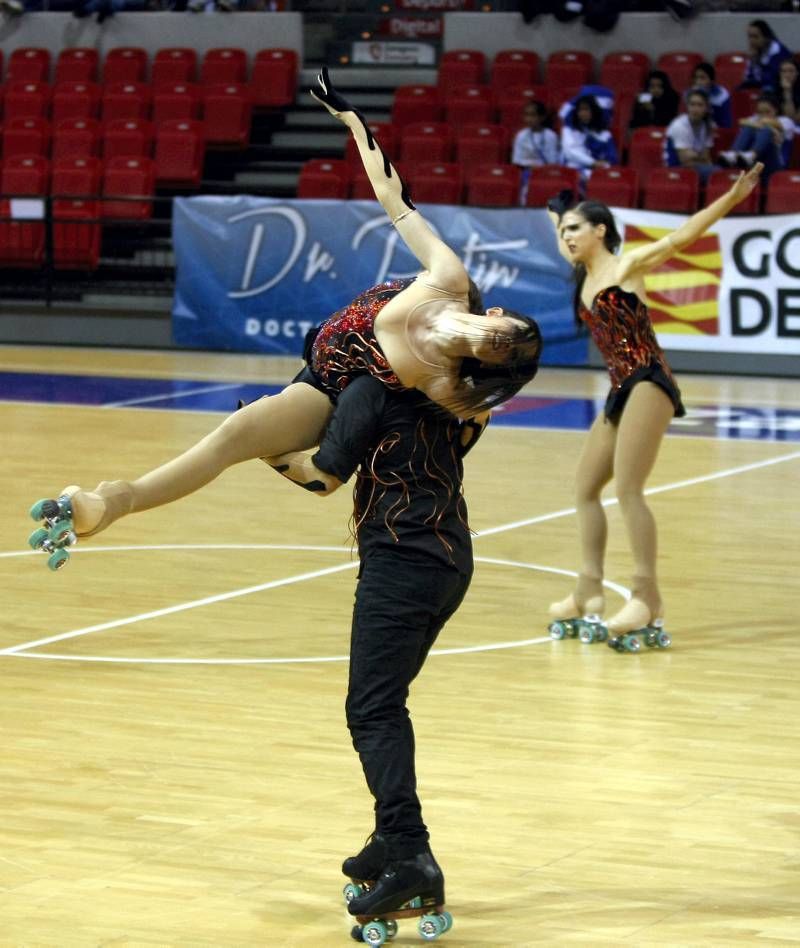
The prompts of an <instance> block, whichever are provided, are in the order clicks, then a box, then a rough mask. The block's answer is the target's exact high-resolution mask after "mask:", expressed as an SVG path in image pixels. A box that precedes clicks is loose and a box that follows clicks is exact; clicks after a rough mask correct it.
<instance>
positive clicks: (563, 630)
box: [547, 622, 568, 640]
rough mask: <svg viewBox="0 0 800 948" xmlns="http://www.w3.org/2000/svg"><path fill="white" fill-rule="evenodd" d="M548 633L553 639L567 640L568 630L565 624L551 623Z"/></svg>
mask: <svg viewBox="0 0 800 948" xmlns="http://www.w3.org/2000/svg"><path fill="white" fill-rule="evenodd" d="M547 631H548V632H549V633H550V638H551V639H556V640H558V639H563V638H566V636H567V632H568V628H567V624H566V623H565V622H551V623H550V625H549V626H548V628H547Z"/></svg>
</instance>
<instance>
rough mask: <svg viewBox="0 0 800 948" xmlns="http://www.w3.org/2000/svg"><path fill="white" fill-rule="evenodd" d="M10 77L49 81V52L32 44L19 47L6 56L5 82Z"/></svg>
mask: <svg viewBox="0 0 800 948" xmlns="http://www.w3.org/2000/svg"><path fill="white" fill-rule="evenodd" d="M12 79H20V80H23V79H24V80H26V81H27V82H49V81H50V52H49V50H46V49H39V48H37V47H33V46H26V47H20V48H19V49H15V50H14V52H13V53H12V54H11V55H10V56H9V57H8V72H7V73H6V82H10V81H11V80H12Z"/></svg>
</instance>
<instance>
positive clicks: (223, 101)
mask: <svg viewBox="0 0 800 948" xmlns="http://www.w3.org/2000/svg"><path fill="white" fill-rule="evenodd" d="M3 93H5V95H4V96H3ZM0 96H2V97H3V99H4V101H3V119H4V121H5V123H6V124H10V123H12V122H15V121H18V120H24V119H39V120H41V119H48V118H50V119H51V120H52V122H53V125H54V126H58V124H59V123H60V122H63V121H66V120H69V119H82V120H95V119H97V118H98V117H99V116H102V117H103V118H104V119H152V121H153V122H155V124H156V125H158V124H160V123H161V122H165V121H170V120H175V119H199V118H201V117H202V119H203V123H204V126H205V129H206V140H207V141H208V142H209V143H213V144H216V143H219V144H225V145H239V146H244V145H246V144H248V142H249V140H250V128H251V123H252V112H253V99H252V95H251V92H250V89H249V87H248V86H245V85H242V84H240V83H233V82H228V83H218V84H212V85H209V86H197V85H195V84H193V83H183V82H168V83H164V84H163V85H159V86H156V87H155V88H153V87H151V86H148V85H145V84H143V83H138V82H114V83H110V84H109V85H108V86H104V87H101V86H98V85H96V84H95V83H89V82H61V83H57V84H56V86H55V87H54V88H53V89H52V90H51V88H50V87H49V86H48V85H47V84H46V83H41V82H34V81H30V82H28V81H17V82H12V83H10V84H9V85H8V86H5V87H0Z"/></svg>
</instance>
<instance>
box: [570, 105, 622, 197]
mask: <svg viewBox="0 0 800 948" xmlns="http://www.w3.org/2000/svg"><path fill="white" fill-rule="evenodd" d="M606 125H607V123H606V118H605V115H604V113H603V110H602V109H601V108H600V106H599V105H598V104H597V101H596V100H595V98H594V96H591V95H587V96H580V97H579V98H578V101H577V102H576V103H575V110H574V112H573V113H572V115H571V116H570V119H569V122H567V123H565V124H564V126H563V128H562V129H561V151H562V154H563V160H564V164H565V165H566V166H567V167H568V168H578V169H579V170H580V172H581V178H582V179H583V180H586V179H587V178H589V176H590V175H591V173H592V169H593V168H607V167H608V166H609V165H615V164H617V163H618V161H619V158H618V156H617V146H616V145H615V144H614V139H613V138H612V136H611V132H610V131H609V130H608V128H607V127H606Z"/></svg>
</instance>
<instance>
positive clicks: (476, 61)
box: [437, 49, 486, 89]
mask: <svg viewBox="0 0 800 948" xmlns="http://www.w3.org/2000/svg"><path fill="white" fill-rule="evenodd" d="M485 76H486V56H485V54H484V53H482V52H481V51H480V50H478V49H449V50H447V51H446V52H444V53H442V55H441V57H440V58H439V69H438V75H437V85H438V86H439V88H440V89H442V88H446V87H447V86H449V85H452V84H458V85H480V84H481V83H482V82H483V81H484V78H485Z"/></svg>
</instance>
